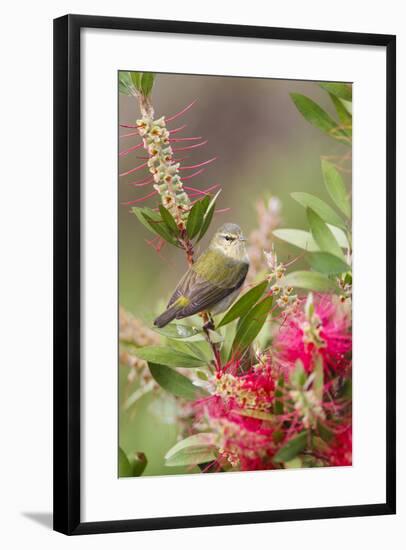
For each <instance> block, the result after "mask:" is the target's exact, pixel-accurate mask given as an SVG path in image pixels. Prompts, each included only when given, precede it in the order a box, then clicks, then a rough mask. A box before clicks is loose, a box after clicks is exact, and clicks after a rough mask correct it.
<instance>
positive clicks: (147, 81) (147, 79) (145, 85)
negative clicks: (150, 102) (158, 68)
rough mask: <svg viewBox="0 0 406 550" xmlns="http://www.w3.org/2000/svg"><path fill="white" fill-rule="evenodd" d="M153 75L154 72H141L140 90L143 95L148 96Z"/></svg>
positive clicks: (152, 83) (152, 82)
mask: <svg viewBox="0 0 406 550" xmlns="http://www.w3.org/2000/svg"><path fill="white" fill-rule="evenodd" d="M154 79H155V75H154V73H142V77H141V91H142V93H143V94H144V95H145V96H149V95H150V93H151V91H152V86H153V85H154Z"/></svg>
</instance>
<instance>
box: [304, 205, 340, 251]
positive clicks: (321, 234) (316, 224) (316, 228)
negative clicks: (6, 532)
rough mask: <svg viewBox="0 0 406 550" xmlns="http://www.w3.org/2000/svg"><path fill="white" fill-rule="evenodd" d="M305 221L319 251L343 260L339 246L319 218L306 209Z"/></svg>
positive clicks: (309, 209) (313, 212)
mask: <svg viewBox="0 0 406 550" xmlns="http://www.w3.org/2000/svg"><path fill="white" fill-rule="evenodd" d="M307 219H308V220H309V225H310V229H311V232H312V235H313V238H314V240H315V241H316V243H317V245H318V246H319V248H320V250H322V251H324V252H329V253H330V254H334V255H335V256H338V257H339V258H342V259H344V256H343V253H342V250H341V248H340V245H339V244H338V242H337V240H336V238H335V237H334V235H333V233H332V232H331V230H330V229H329V227H328V226H327V225H326V224H325V223H324V221H323V220H322V219H321V218H320V216H319V215H318V214H316V212H315V211H314V210H312V209H311V208H307Z"/></svg>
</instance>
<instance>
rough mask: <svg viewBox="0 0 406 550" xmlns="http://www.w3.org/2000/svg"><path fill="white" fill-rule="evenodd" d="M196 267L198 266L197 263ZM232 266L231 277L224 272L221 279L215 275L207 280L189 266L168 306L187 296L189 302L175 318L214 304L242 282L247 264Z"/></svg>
mask: <svg viewBox="0 0 406 550" xmlns="http://www.w3.org/2000/svg"><path fill="white" fill-rule="evenodd" d="M196 267H197V268H199V265H197V266H196ZM233 268H234V269H233V270H232V273H233V275H232V277H231V276H229V275H228V273H227V272H226V273H225V274H223V278H222V280H221V281H219V280H218V278H216V277H211V280H210V281H208V280H207V279H206V278H205V277H204V276H202V275H201V274H200V273H198V271H196V268H195V266H193V267H191V268H190V269H189V270H188V271H187V272H186V273H185V275H184V276H183V277H182V279H181V281H180V282H179V284H178V286H177V288H176V290H175V292H174V293H173V295H172V298H171V299H170V301H169V304H168V307H170V306H171V305H172V304H173V303H174V302H175V301H176V300H177V299H178V298H180V297H184V298H187V300H188V302H189V303H188V304H185V306H184V307H183V308H182V309H180V310H179V312H178V314H177V318H178V319H181V318H183V317H189V316H190V315H194V314H195V313H199V312H200V311H204V310H205V309H208V308H210V307H212V306H214V305H215V304H217V303H218V302H220V301H221V300H223V299H224V298H226V297H227V296H228V295H229V294H230V293H231V292H233V291H234V290H236V289H237V288H239V287H240V286H241V285H242V284H243V282H244V280H245V277H246V275H247V271H248V264H245V263H242V262H240V263H239V264H238V265H237V266H236V265H234V266H233ZM204 275H206V273H204ZM216 275H217V274H216ZM213 279H214V281H213ZM220 284H221V286H220Z"/></svg>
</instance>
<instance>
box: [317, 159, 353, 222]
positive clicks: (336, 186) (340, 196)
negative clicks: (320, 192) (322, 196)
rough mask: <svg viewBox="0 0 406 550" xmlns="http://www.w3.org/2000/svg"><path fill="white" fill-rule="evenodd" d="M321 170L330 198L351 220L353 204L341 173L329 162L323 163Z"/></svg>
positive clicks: (323, 161) (324, 161)
mask: <svg viewBox="0 0 406 550" xmlns="http://www.w3.org/2000/svg"><path fill="white" fill-rule="evenodd" d="M321 169H322V172H323V178H324V183H325V185H326V188H327V191H328V193H329V195H330V197H331V198H332V199H333V201H334V203H335V205H336V206H337V208H339V209H340V210H341V212H343V213H344V214H345V216H346V217H347V218H351V204H350V200H349V198H348V193H347V189H346V188H345V185H344V181H343V178H342V176H341V174H340V172H339V171H338V170H337V169H336V167H335V166H334V165H333V164H331V162H328V161H327V160H322V161H321Z"/></svg>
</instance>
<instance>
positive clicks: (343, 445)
mask: <svg viewBox="0 0 406 550" xmlns="http://www.w3.org/2000/svg"><path fill="white" fill-rule="evenodd" d="M328 456H329V461H330V466H351V465H352V427H351V426H348V427H347V428H346V429H345V430H344V431H343V432H341V433H338V434H337V435H336V436H335V440H334V443H333V444H332V445H331V447H330V450H329V453H328Z"/></svg>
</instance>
